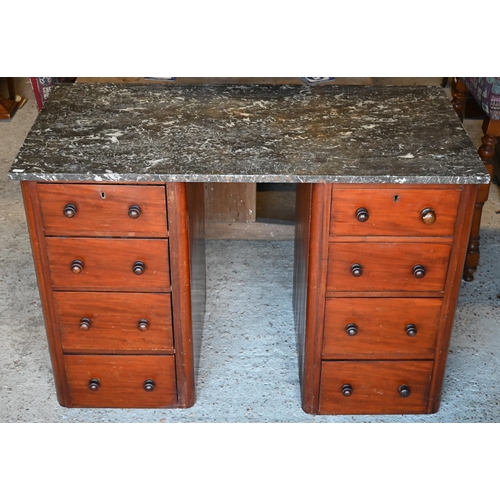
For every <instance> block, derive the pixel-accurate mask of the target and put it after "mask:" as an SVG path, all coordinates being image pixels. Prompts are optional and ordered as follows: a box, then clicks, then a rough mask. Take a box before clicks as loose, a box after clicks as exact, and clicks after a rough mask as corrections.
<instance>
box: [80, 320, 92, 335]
mask: <svg viewBox="0 0 500 500" xmlns="http://www.w3.org/2000/svg"><path fill="white" fill-rule="evenodd" d="M91 326H92V321H91V320H90V318H82V319H81V320H80V330H83V331H84V332H86V331H88V330H90V327H91Z"/></svg>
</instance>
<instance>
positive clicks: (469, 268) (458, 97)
mask: <svg viewBox="0 0 500 500" xmlns="http://www.w3.org/2000/svg"><path fill="white" fill-rule="evenodd" d="M469 93H470V95H472V97H473V98H474V99H475V100H476V101H477V102H478V103H479V104H480V105H481V108H482V110H483V111H484V114H485V115H486V117H485V119H484V121H483V132H484V136H483V138H482V139H481V142H482V145H481V146H480V148H479V150H478V153H479V156H480V157H481V159H482V160H483V162H484V166H485V167H486V170H487V171H488V173H489V174H490V176H491V177H493V165H492V163H491V160H492V158H493V155H494V154H495V144H496V143H497V137H499V136H500V78H495V77H463V78H455V79H454V85H453V100H452V105H453V107H454V108H455V111H456V112H457V113H458V115H459V117H460V119H461V120H463V118H464V109H465V103H466V99H467V95H468V94H469ZM489 190H490V185H489V184H487V185H483V186H481V187H480V188H479V191H478V194H477V199H476V205H475V210H474V218H473V221H472V228H471V233H470V238H469V243H468V248H467V258H466V261H465V267H464V274H463V278H464V280H465V281H472V280H473V279H474V273H475V272H476V270H477V266H478V264H479V258H480V252H479V240H480V236H479V233H480V227H481V214H482V211H483V206H484V203H485V202H486V200H487V199H488V194H489Z"/></svg>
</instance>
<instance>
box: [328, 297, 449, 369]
mask: <svg viewBox="0 0 500 500" xmlns="http://www.w3.org/2000/svg"><path fill="white" fill-rule="evenodd" d="M441 306H442V300H441V299H426V298H423V299H413V298H409V299H406V298H394V299H390V298H385V299H377V298H355V299H345V298H335V299H327V300H326V310H325V329H324V339H323V358H329V357H330V358H337V359H338V358H342V357H347V356H349V357H361V356H365V357H369V356H371V357H372V358H374V357H378V358H380V357H382V356H385V357H393V356H396V355H399V356H405V355H406V356H409V357H420V358H428V359H429V358H432V357H433V356H434V345H435V342H436V334H437V330H438V328H439V317H440V314H441Z"/></svg>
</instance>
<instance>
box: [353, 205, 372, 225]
mask: <svg viewBox="0 0 500 500" xmlns="http://www.w3.org/2000/svg"><path fill="white" fill-rule="evenodd" d="M369 218H370V214H369V213H368V210H367V209H366V208H363V207H361V208H358V209H357V210H356V219H358V221H359V222H366V221H367V220H368V219H369Z"/></svg>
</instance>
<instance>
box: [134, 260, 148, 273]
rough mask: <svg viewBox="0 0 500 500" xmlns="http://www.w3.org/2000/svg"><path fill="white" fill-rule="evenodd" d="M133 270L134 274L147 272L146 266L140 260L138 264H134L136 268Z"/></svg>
mask: <svg viewBox="0 0 500 500" xmlns="http://www.w3.org/2000/svg"><path fill="white" fill-rule="evenodd" d="M132 270H133V271H134V274H137V275H141V274H144V271H145V270H146V264H144V262H141V261H140V260H138V261H137V262H134V267H133V268H132Z"/></svg>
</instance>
